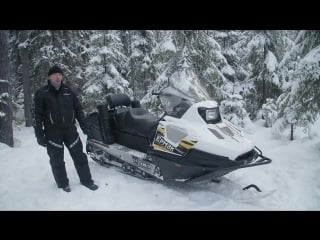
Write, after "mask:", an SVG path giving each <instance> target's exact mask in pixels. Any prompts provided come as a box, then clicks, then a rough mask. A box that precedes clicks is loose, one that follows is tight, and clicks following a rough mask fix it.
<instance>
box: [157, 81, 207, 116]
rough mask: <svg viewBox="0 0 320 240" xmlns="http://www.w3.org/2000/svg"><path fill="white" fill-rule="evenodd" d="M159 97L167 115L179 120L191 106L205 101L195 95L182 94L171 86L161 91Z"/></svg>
mask: <svg viewBox="0 0 320 240" xmlns="http://www.w3.org/2000/svg"><path fill="white" fill-rule="evenodd" d="M159 97H160V99H161V103H162V105H163V108H164V110H165V111H166V113H167V115H169V116H172V117H176V118H181V117H182V116H183V114H184V113H185V112H186V111H187V110H188V109H189V108H190V107H191V106H192V105H193V104H195V103H197V102H200V101H205V100H207V99H206V98H204V97H199V96H197V95H196V94H192V93H185V92H182V91H181V90H179V89H177V88H174V87H172V86H169V87H166V88H164V89H162V90H161V91H160V94H159Z"/></svg>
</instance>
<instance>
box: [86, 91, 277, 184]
mask: <svg viewBox="0 0 320 240" xmlns="http://www.w3.org/2000/svg"><path fill="white" fill-rule="evenodd" d="M153 95H156V96H157V97H158V98H159V99H160V102H161V104H162V107H163V109H164V110H165V111H164V113H163V114H162V116H161V117H157V116H155V115H153V114H151V113H150V112H148V111H147V110H146V109H144V108H142V107H141V104H140V101H138V100H131V99H130V98H129V96H128V95H126V94H123V93H121V94H110V95H108V96H107V97H106V99H107V101H106V104H103V105H99V106H98V107H97V109H98V111H97V112H95V113H92V114H90V115H89V116H88V117H87V118H86V121H87V124H88V127H89V133H88V138H87V142H86V151H87V154H88V155H89V156H90V157H91V158H92V159H93V160H94V161H97V162H99V163H100V164H101V165H104V166H107V167H110V166H116V167H118V170H120V171H123V172H125V173H127V174H131V175H134V176H136V177H140V178H143V179H159V180H161V181H167V182H171V181H174V182H192V183H193V182H196V183H199V182H207V181H219V178H220V177H222V176H224V175H226V174H228V173H230V172H232V171H235V170H238V169H241V168H248V167H255V166H259V165H264V164H269V163H271V159H270V158H267V157H265V156H263V155H262V152H261V150H260V149H259V148H258V147H256V146H255V145H254V144H253V143H252V142H251V141H249V140H248V139H246V138H245V137H244V134H243V132H242V131H241V130H240V129H239V128H238V127H236V126H235V125H233V124H232V123H231V122H229V121H227V120H225V119H223V118H222V117H221V115H220V111H219V106H218V104H217V102H216V101H214V100H210V99H206V98H204V97H199V96H197V95H195V94H190V93H185V92H183V91H181V90H180V89H179V88H176V87H174V86H170V85H168V86H165V87H164V88H163V89H162V90H160V91H159V92H157V93H156V92H153Z"/></svg>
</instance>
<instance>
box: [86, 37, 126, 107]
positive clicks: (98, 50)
mask: <svg viewBox="0 0 320 240" xmlns="http://www.w3.org/2000/svg"><path fill="white" fill-rule="evenodd" d="M122 47H123V45H122V43H121V40H120V38H119V36H118V33H117V32H116V31H96V32H95V33H94V34H92V36H91V42H90V47H89V49H88V54H89V65H88V67H87V68H86V79H87V82H86V83H85V85H84V86H83V92H84V97H83V104H84V106H85V109H86V110H87V111H95V110H96V107H97V105H100V104H105V103H106V96H107V95H108V94H110V93H126V94H128V95H129V96H132V90H131V89H130V88H129V82H128V81H127V80H126V79H125V78H124V77H123V75H122V74H121V73H122V70H124V68H125V64H126V61H127V58H126V56H125V55H124V54H123V53H122V50H123V49H122Z"/></svg>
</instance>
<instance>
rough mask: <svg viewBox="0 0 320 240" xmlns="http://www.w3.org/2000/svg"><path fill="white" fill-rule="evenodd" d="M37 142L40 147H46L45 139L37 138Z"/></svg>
mask: <svg viewBox="0 0 320 240" xmlns="http://www.w3.org/2000/svg"><path fill="white" fill-rule="evenodd" d="M37 142H38V144H39V145H40V146H43V147H47V141H46V139H45V137H44V136H43V137H38V138H37Z"/></svg>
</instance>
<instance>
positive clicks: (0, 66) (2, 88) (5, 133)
mask: <svg viewBox="0 0 320 240" xmlns="http://www.w3.org/2000/svg"><path fill="white" fill-rule="evenodd" d="M9 69H10V65H9V41H8V31H5V30H0V142H2V143H5V144H7V145H9V146H10V147H13V129H12V103H11V86H10V83H9V81H8V80H9V73H10V71H9Z"/></svg>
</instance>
